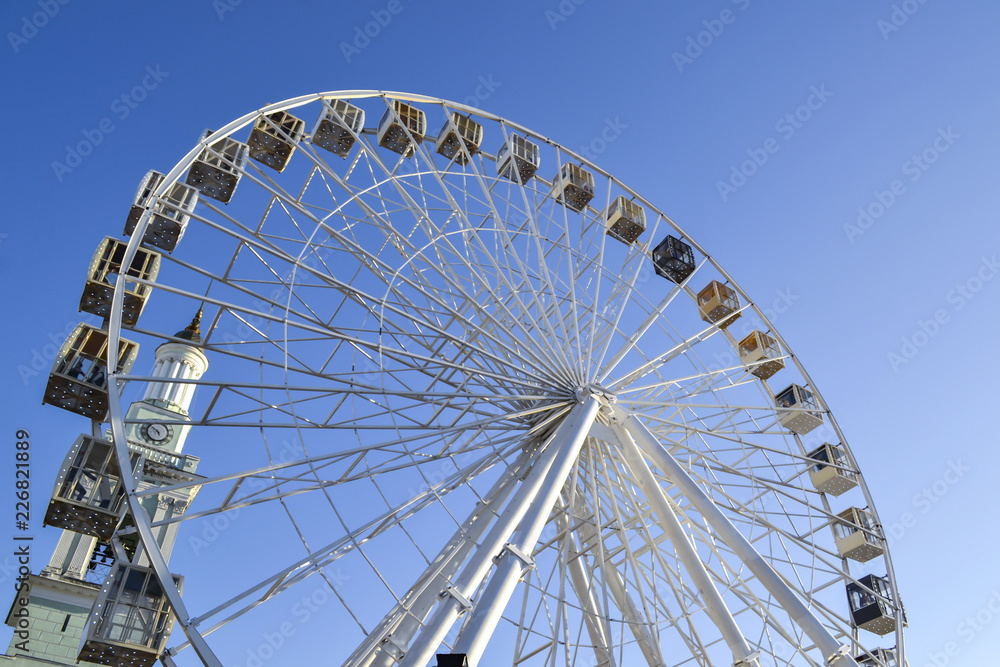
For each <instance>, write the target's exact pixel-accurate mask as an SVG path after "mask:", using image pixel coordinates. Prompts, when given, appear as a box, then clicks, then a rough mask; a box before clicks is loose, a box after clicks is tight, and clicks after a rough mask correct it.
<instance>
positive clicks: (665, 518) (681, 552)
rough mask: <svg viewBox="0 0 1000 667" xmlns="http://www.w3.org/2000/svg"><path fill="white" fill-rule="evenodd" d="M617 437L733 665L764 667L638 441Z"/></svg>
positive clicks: (625, 434) (623, 435) (618, 430)
mask: <svg viewBox="0 0 1000 667" xmlns="http://www.w3.org/2000/svg"><path fill="white" fill-rule="evenodd" d="M615 433H616V435H617V436H618V442H619V444H621V451H622V454H623V455H624V457H625V464H626V465H627V466H628V468H629V470H630V471H631V472H632V477H633V478H634V479H635V481H636V483H637V484H638V486H639V488H640V489H641V490H642V493H643V495H644V496H646V500H647V501H648V502H649V504H650V506H651V507H652V508H653V513H654V514H655V515H656V518H657V519H658V521H659V524H660V528H661V529H663V532H664V533H666V534H667V536H668V537H669V538H670V543H671V544H672V545H673V547H674V549H675V550H676V551H677V555H678V556H679V557H680V559H681V562H682V563H683V564H684V569H685V570H687V572H688V574H689V575H690V577H691V579H692V580H693V581H694V583H695V586H696V587H697V589H698V593H699V594H700V595H701V597H702V600H703V602H704V603H705V608H706V610H707V612H708V615H709V617H710V618H711V619H712V622H713V623H715V626H716V627H717V628H719V631H720V632H721V633H722V638H723V639H725V641H726V645H727V646H728V647H729V650H730V651H732V653H733V664H734V665H740V666H741V667H742V666H743V665H746V666H747V667H760V662H759V661H758V660H757V656H758V655H759V652H757V653H755V652H754V651H752V650H751V648H750V645H749V644H748V643H747V640H746V637H744V636H743V633H742V632H741V631H740V628H739V626H737V625H736V620H735V619H734V618H733V614H732V612H730V611H729V608H728V607H727V606H726V602H725V600H723V599H722V596H721V595H720V594H719V591H718V589H716V587H715V584H714V583H713V582H712V579H711V577H709V576H708V570H706V569H705V564H704V563H702V562H701V559H700V558H699V557H698V553H697V552H696V551H695V549H694V547H693V546H692V545H691V542H690V541H689V540H688V536H687V535H686V534H685V533H684V527H683V526H681V522H680V520H678V518H677V515H676V514H675V513H674V509H673V507H671V506H670V501H669V500H667V496H666V494H664V493H663V489H662V488H661V487H660V485H659V484H658V483H657V481H656V478H655V477H653V471H652V470H650V469H649V465H648V464H647V463H646V460H645V459H644V458H643V456H642V452H641V451H639V447H638V446H637V445H636V444H635V440H633V439H632V436H631V435H629V433H628V431H626V430H625V429H624V428H622V427H621V426H616V427H615Z"/></svg>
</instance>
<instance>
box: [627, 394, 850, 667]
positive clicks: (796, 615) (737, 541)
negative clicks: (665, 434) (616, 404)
mask: <svg viewBox="0 0 1000 667" xmlns="http://www.w3.org/2000/svg"><path fill="white" fill-rule="evenodd" d="M616 416H617V417H618V419H619V422H620V423H621V424H622V425H623V426H624V427H625V429H626V430H628V432H629V433H630V434H631V435H632V437H634V438H635V440H636V442H637V443H638V444H639V446H640V447H642V450H643V451H644V452H645V454H646V456H647V457H648V458H649V460H650V461H652V462H653V463H655V464H656V466H657V467H658V468H659V469H660V470H661V471H662V472H663V474H664V475H665V476H666V478H667V479H668V480H670V482H671V483H673V484H674V485H675V486H676V487H677V488H678V490H680V492H681V493H682V494H683V495H684V496H685V497H686V498H687V499H688V500H689V501H690V502H691V504H692V505H694V507H695V509H697V510H698V512H699V513H700V514H701V515H702V516H703V517H704V518H705V520H706V521H708V523H709V525H711V526H712V529H713V530H714V531H715V532H716V534H717V535H718V536H719V538H720V539H721V540H722V541H723V542H725V543H726V545H728V546H729V548H730V549H732V551H733V553H735V554H736V555H737V557H739V558H740V560H742V561H743V564H744V565H746V566H747V568H748V569H749V570H750V571H751V572H753V574H754V576H755V577H757V579H758V580H759V581H760V582H761V584H763V585H764V587H765V588H766V589H767V591H768V592H769V593H770V594H771V595H772V596H774V599H775V600H777V601H778V603H779V604H780V605H781V606H782V608H783V609H784V610H785V612H787V613H788V615H789V616H790V617H791V618H792V620H794V621H795V623H796V624H797V625H798V626H799V627H800V628H802V631H803V632H805V633H806V635H807V636H808V637H809V639H811V640H812V641H813V642H814V643H815V644H816V646H817V647H818V648H819V650H820V652H821V653H822V655H823V658H824V660H825V661H826V664H827V665H828V666H829V667H859V666H858V663H857V662H856V661H855V660H854V658H852V657H851V655H850V652H849V648H848V647H847V646H844V645H841V644H840V643H839V642H838V641H837V639H836V638H835V637H834V636H833V634H831V632H830V631H829V630H828V629H827V628H826V626H824V625H823V624H822V623H820V621H819V619H817V618H816V616H815V615H814V614H813V613H812V612H811V611H810V610H809V607H808V606H806V604H805V603H804V602H803V601H802V599H801V598H800V597H799V596H798V594H797V593H796V592H795V591H794V590H792V588H791V586H789V585H788V584H787V583H786V582H785V580H784V579H782V578H781V575H779V574H778V573H777V572H776V571H775V570H774V568H773V567H771V564H770V563H768V562H767V561H766V560H764V558H763V556H761V555H760V553H759V552H758V551H757V550H756V549H755V548H754V546H753V545H752V544H750V541H749V540H747V538H746V537H744V536H743V533H741V532H740V531H739V530H738V529H737V528H736V526H734V525H733V524H732V522H731V521H730V520H729V519H728V518H727V517H726V515H725V514H723V513H722V510H720V509H719V508H718V507H716V505H715V502H714V501H713V500H712V499H711V498H710V497H709V496H708V494H707V493H705V491H704V490H703V489H702V488H701V487H700V486H698V484H697V483H696V482H695V481H694V479H693V478H692V477H691V476H690V475H689V474H688V473H687V471H686V470H684V467H683V466H681V464H679V463H678V462H677V460H676V459H675V458H674V457H673V456H672V455H671V454H670V452H669V451H667V449H666V447H664V446H663V445H662V444H661V443H660V441H659V440H657V439H656V436H654V435H653V434H652V433H651V432H650V430H649V429H648V428H647V427H646V425H645V424H643V423H642V422H641V421H640V420H639V419H638V418H636V417H635V415H632V414H630V413H628V412H626V411H624V410H621V409H617V410H616Z"/></svg>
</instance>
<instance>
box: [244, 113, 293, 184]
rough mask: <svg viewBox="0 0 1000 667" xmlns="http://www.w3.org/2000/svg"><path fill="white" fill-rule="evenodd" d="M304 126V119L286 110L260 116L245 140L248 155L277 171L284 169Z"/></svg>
mask: <svg viewBox="0 0 1000 667" xmlns="http://www.w3.org/2000/svg"><path fill="white" fill-rule="evenodd" d="M305 127H306V123H305V121H304V120H302V119H300V118H296V117H295V116H293V115H292V114H290V113H288V112H287V111H276V112H275V113H272V114H268V115H266V116H261V117H260V118H258V119H257V122H256V123H254V126H253V131H252V132H250V139H249V140H248V141H247V146H248V148H249V149H250V157H251V158H253V159H254V160H256V161H257V162H260V163H261V164H263V165H265V166H267V167H270V168H271V169H274V170H275V171H277V172H282V171H284V170H285V167H287V166H288V161H289V160H291V159H292V153H294V152H295V147H296V146H297V145H298V143H299V141H300V140H301V139H302V135H303V133H304V132H305Z"/></svg>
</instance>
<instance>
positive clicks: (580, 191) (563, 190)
mask: <svg viewBox="0 0 1000 667" xmlns="http://www.w3.org/2000/svg"><path fill="white" fill-rule="evenodd" d="M551 194H552V198H553V199H555V200H556V201H557V202H559V203H565V204H566V208H568V209H570V210H571V211H574V212H576V213H579V212H580V211H582V210H583V209H584V208H586V207H587V204H589V203H590V200H591V199H593V198H594V175H593V174H591V173H590V172H589V171H587V170H586V169H584V168H583V167H580V166H578V165H575V164H571V163H569V162H567V163H566V164H564V165H563V166H562V169H560V170H559V173H558V174H556V176H555V178H553V179H552V193H551Z"/></svg>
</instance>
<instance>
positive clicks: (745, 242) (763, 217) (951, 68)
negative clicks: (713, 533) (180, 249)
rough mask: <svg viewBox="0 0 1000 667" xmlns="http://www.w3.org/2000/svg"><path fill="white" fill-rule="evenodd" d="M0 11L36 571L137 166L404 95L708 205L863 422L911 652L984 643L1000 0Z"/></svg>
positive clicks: (659, 198) (19, 386)
mask: <svg viewBox="0 0 1000 667" xmlns="http://www.w3.org/2000/svg"><path fill="white" fill-rule="evenodd" d="M390 10H391V11H390ZM373 12H374V14H373ZM373 17H374V18H373ZM379 17H382V19H383V23H384V25H381V26H379V27H378V29H377V31H376V30H374V29H372V30H371V32H373V33H376V34H375V36H374V37H367V36H364V34H363V30H364V26H365V25H366V24H367V23H369V22H371V21H373V20H375V19H378V18H379ZM385 17H389V18H388V19H386V18H385ZM0 31H2V33H3V35H4V37H3V42H4V43H3V44H2V45H0V54H2V55H0V72H2V90H3V95H2V102H0V105H2V110H3V116H2V117H3V125H4V133H3V137H4V141H3V145H4V146H5V150H4V157H3V159H2V160H0V170H2V179H0V183H2V186H0V187H2V193H3V201H4V202H5V210H6V213H5V214H4V215H3V217H2V220H0V276H2V278H3V281H4V284H5V285H6V286H7V287H6V289H5V290H4V297H3V300H4V311H5V313H6V319H5V323H6V325H5V326H4V328H3V345H2V349H3V356H2V360H0V372H2V373H3V382H2V383H0V395H2V403H0V404H2V406H3V415H4V418H3V423H4V427H5V429H6V430H5V432H4V438H6V439H7V442H9V443H10V444H11V445H12V444H13V442H12V441H13V439H14V433H15V430H16V429H27V430H29V431H30V432H31V435H32V441H33V443H34V447H35V450H34V451H35V452H36V458H35V460H34V466H35V467H34V473H33V483H34V486H33V489H34V494H35V495H34V499H35V510H34V512H35V514H34V517H33V520H34V523H35V528H36V534H37V535H38V539H39V544H38V547H39V554H38V555H36V559H37V560H36V565H37V567H41V565H42V557H41V554H42V553H44V555H45V556H46V558H47V555H48V552H49V551H50V548H49V547H45V550H43V549H42V547H43V546H45V544H46V541H47V540H48V541H49V542H50V543H52V540H54V537H55V535H54V531H51V530H48V531H42V530H41V528H40V523H41V522H40V519H41V516H40V515H41V513H42V507H43V503H44V498H45V497H46V496H47V495H48V492H49V489H50V488H51V481H52V480H53V479H54V474H55V467H56V465H57V463H58V461H59V460H61V458H62V456H63V455H64V452H65V451H66V448H67V447H68V446H69V445H70V444H71V443H72V441H73V439H74V438H75V435H76V433H78V432H79V429H80V428H81V420H80V418H79V417H76V416H73V415H71V414H69V413H66V412H62V411H60V410H58V409H56V408H53V407H42V406H41V395H42V390H43V388H44V384H45V377H46V375H47V373H48V370H49V367H50V364H51V360H52V358H53V356H54V353H53V349H54V345H53V341H58V342H61V341H62V339H63V338H64V337H65V335H66V333H67V332H68V327H69V328H71V326H72V325H73V324H75V323H76V322H78V321H80V319H82V317H81V316H80V315H78V314H77V313H76V307H77V302H78V299H79V293H80V289H81V286H82V284H83V280H84V276H85V272H86V268H87V264H88V261H89V259H90V255H91V253H92V252H93V249H94V247H95V246H96V244H97V242H98V241H99V239H100V238H102V237H103V236H104V235H106V234H112V235H113V234H117V233H118V232H119V229H120V226H121V223H122V221H123V217H124V213H125V209H126V208H127V206H128V204H129V202H130V199H131V196H132V193H133V191H134V188H135V186H136V184H137V182H138V180H139V178H140V177H141V176H142V174H144V173H145V172H146V171H147V170H148V169H150V168H156V169H159V170H161V171H167V170H168V169H169V168H170V167H171V166H172V165H173V164H175V163H176V162H177V161H178V160H179V159H180V158H181V157H183V155H184V154H185V153H187V151H188V150H190V148H191V147H192V146H193V145H194V142H195V141H196V140H197V139H198V135H199V134H200V132H201V130H202V129H203V128H205V127H218V126H221V125H223V124H225V123H226V122H228V121H229V120H231V119H233V118H235V117H237V116H240V115H243V114H244V113H247V112H249V111H251V110H253V109H255V108H258V107H260V106H262V105H264V104H266V103H269V102H276V101H279V100H282V99H285V98H289V97H293V96H295V95H300V94H304V93H310V92H318V91H327V90H343V89H383V90H398V91H408V92H414V93H422V94H427V95H433V96H438V97H441V98H444V99H450V100H454V101H458V102H467V103H475V104H476V105H479V106H481V107H482V108H484V109H488V110H490V111H492V112H494V113H497V114H499V115H501V116H503V117H505V118H508V119H511V120H512V121H514V122H517V123H520V124H522V125H525V126H527V127H529V128H532V129H533V130H534V131H536V132H538V133H541V134H542V135H545V136H548V137H551V138H552V139H553V140H555V141H557V142H559V143H561V144H564V145H566V146H567V147H569V148H572V149H577V150H579V151H580V152H581V153H583V154H584V155H585V156H587V157H592V158H593V159H594V161H595V162H597V163H598V164H600V165H602V166H603V167H604V168H606V169H608V170H609V171H611V172H612V173H614V174H615V175H616V176H617V178H619V179H620V180H622V181H624V182H625V183H627V184H629V185H630V186H631V187H632V188H634V189H635V190H637V191H639V192H641V193H643V194H644V196H645V197H646V198H648V199H650V200H651V201H653V202H655V203H656V204H657V206H658V207H659V208H660V209H661V210H662V211H664V212H665V213H666V214H668V215H669V216H671V217H672V218H673V219H674V220H676V221H677V222H678V223H679V224H680V225H681V226H684V227H691V228H697V229H698V230H699V232H698V234H697V238H698V241H699V242H700V243H701V244H702V245H703V246H705V248H706V249H707V250H709V251H710V252H711V253H712V254H713V256H714V257H715V258H716V259H717V260H718V261H719V262H720V264H721V265H722V266H723V267H725V268H726V270H727V271H728V272H729V273H730V274H731V275H732V276H733V277H734V278H735V279H736V280H737V281H738V282H739V283H740V285H741V286H742V287H743V288H744V289H745V290H747V291H748V292H749V293H750V294H751V295H752V296H753V297H754V298H755V300H756V302H757V303H758V304H760V305H761V306H762V307H770V308H771V309H772V311H773V312H769V313H768V314H769V315H770V316H771V319H772V322H773V323H774V324H775V325H776V327H777V329H778V330H779V331H780V332H781V334H782V336H783V337H784V338H785V339H786V340H787V341H788V342H789V343H790V344H791V346H792V347H793V349H794V350H795V352H796V354H797V355H798V356H799V358H800V359H801V360H802V362H803V365H804V366H805V367H806V369H807V370H808V371H809V373H810V375H811V376H812V377H813V379H814V380H815V381H816V383H817V385H818V386H819V388H820V389H821V391H822V392H823V395H824V397H825V399H826V401H827V403H828V404H829V407H830V408H831V409H832V410H833V412H834V414H835V415H836V416H837V419H838V421H839V423H840V425H841V427H842V428H843V429H844V431H845V433H846V434H847V437H848V438H849V440H850V442H851V444H852V447H853V449H854V453H855V456H856V457H857V459H858V461H859V462H860V464H861V466H862V468H863V470H864V473H865V475H866V477H867V480H868V484H869V486H870V487H871V491H872V493H873V494H874V497H875V499H876V503H877V507H878V509H879V512H880V514H881V516H882V518H883V521H884V523H885V524H886V530H887V532H888V533H889V534H890V535H891V536H892V538H893V539H892V541H891V548H892V553H893V560H894V563H895V567H896V573H897V577H898V580H899V583H900V588H901V591H902V594H903V600H904V602H905V604H906V611H907V615H908V617H909V622H910V627H909V632H908V653H909V662H910V665H912V666H913V667H923V665H925V664H937V665H938V666H939V667H940V666H941V665H943V664H957V665H985V664H992V663H993V662H995V660H996V655H997V652H998V651H1000V639H998V638H1000V629H998V628H1000V618H998V617H997V616H998V613H997V612H998V611H1000V573H998V572H997V568H996V567H995V565H994V566H990V565H989V564H990V563H994V564H995V562H996V560H997V555H996V554H997V552H998V550H1000V520H998V517H997V514H996V510H995V507H996V502H995V493H994V491H995V487H994V486H993V485H994V484H995V483H996V476H995V475H994V474H993V471H994V470H996V469H997V467H998V462H1000V461H998V459H1000V454H998V447H997V437H996V422H994V421H993V420H994V419H995V418H996V416H997V398H998V392H997V387H996V377H997V375H998V372H1000V360H998V342H997V341H998V337H997V331H998V328H1000V326H998V325H1000V315H998V312H1000V310H998V304H1000V277H998V275H997V274H998V272H1000V264H998V255H1000V231H998V223H1000V216H998V212H1000V187H998V185H1000V183H998V179H1000V160H998V159H997V156H998V155H1000V151H998V148H1000V125H998V124H997V122H996V119H997V118H998V117H1000V85H998V79H997V75H996V71H997V67H998V65H1000V41H998V40H997V34H998V33H1000V5H998V4H997V3H996V2H995V1H991V0H896V1H895V2H893V1H892V0H875V1H873V2H856V1H848V2H808V3H804V2H790V1H788V0H785V1H783V2H763V0H732V1H730V0H713V1H711V2H701V3H697V4H696V3H653V2H645V3H638V2H614V3H613V2H607V1H602V0H542V1H539V2H526V1H523V0H522V1H516V2H503V3H501V2H478V3H471V2H436V3H435V2H429V1H426V0H425V1H420V0H388V1H387V0H366V1H364V2H355V3H327V2H318V1H309V0H289V1H286V2H282V3H277V2H271V3H268V2H264V0H242V1H239V0H216V1H215V2H213V1H211V0H198V1H194V0H187V1H184V2H173V3H155V4H149V3H133V2H103V3H85V2H83V1H82V0H73V1H70V0H36V1H25V0H8V1H6V2H4V3H3V5H2V7H0ZM80 146H82V147H83V148H78V147H80ZM83 153H86V154H85V155H84V154H83ZM183 316H186V314H184V315H183ZM179 318H182V316H181V315H179ZM178 324H179V326H178V328H180V327H181V326H183V324H184V322H183V321H180V320H179V322H178ZM139 364H140V365H144V364H145V365H150V364H151V361H150V359H149V358H141V359H140V361H139ZM991 424H993V426H991ZM3 450H4V451H5V452H6V454H4V456H3V457H2V459H3V463H2V466H3V468H2V469H3V470H5V471H8V472H6V473H5V477H4V478H5V479H8V480H9V479H12V477H13V476H12V473H11V472H10V470H12V465H13V447H12V446H10V447H7V446H5V447H4V448H3ZM6 496H7V498H8V501H7V502H8V508H9V509H8V510H7V512H6V514H5V515H4V516H5V517H6V518H5V519H4V521H6V522H8V525H12V524H13V514H14V510H13V505H14V499H13V491H11V492H10V493H7V494H6ZM8 533H13V530H12V529H7V528H4V529H0V535H7V534H8ZM0 551H5V550H0ZM2 562H4V561H3V559H2V558H0V563H2ZM36 569H37V568H36ZM0 579H3V580H6V581H7V582H8V583H12V581H11V579H12V576H11V574H10V573H9V570H8V569H7V568H6V567H5V568H4V569H3V571H2V573H0ZM3 590H5V591H9V590H12V586H10V587H8V586H6V585H5V586H4V587H3ZM8 602H9V599H8V597H3V599H2V600H0V605H6V604H8ZM990 604H992V610H993V611H990V608H989V605H990ZM4 608H6V607H4ZM984 610H985V611H984ZM977 614H978V620H975V619H976V617H977ZM970 618H971V619H972V620H971V621H970V620H969V619H970ZM5 636H6V635H5ZM3 641H4V643H6V639H4V640H3Z"/></svg>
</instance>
